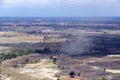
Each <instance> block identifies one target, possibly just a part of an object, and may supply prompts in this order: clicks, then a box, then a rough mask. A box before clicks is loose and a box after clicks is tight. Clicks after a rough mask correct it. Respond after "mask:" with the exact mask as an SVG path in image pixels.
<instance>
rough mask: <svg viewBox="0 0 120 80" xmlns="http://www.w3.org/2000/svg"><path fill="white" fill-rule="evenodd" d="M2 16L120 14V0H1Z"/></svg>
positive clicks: (0, 13)
mask: <svg viewBox="0 0 120 80" xmlns="http://www.w3.org/2000/svg"><path fill="white" fill-rule="evenodd" d="M0 16H26V17H28V16H33V17H36V16H39V17H49V16H50V17H54V16H55V17H60V16H61V17H94V16H97V17H99V16H103V17H105V16H120V0H0Z"/></svg>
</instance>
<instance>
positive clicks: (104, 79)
mask: <svg viewBox="0 0 120 80" xmlns="http://www.w3.org/2000/svg"><path fill="white" fill-rule="evenodd" d="M93 80H107V79H106V78H104V77H103V78H98V79H93Z"/></svg>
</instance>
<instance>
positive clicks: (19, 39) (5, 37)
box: [0, 32, 43, 43]
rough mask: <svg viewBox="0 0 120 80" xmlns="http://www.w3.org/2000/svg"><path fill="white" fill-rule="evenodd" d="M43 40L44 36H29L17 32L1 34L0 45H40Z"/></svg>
mask: <svg viewBox="0 0 120 80" xmlns="http://www.w3.org/2000/svg"><path fill="white" fill-rule="evenodd" d="M42 40H43V36H35V35H28V34H25V33H16V32H0V43H23V42H28V43H38V42H40V41H42Z"/></svg>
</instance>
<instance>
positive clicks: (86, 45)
mask: <svg viewBox="0 0 120 80" xmlns="http://www.w3.org/2000/svg"><path fill="white" fill-rule="evenodd" d="M71 34H72V35H74V36H73V37H72V39H71V40H70V41H69V42H67V43H64V44H63V45H62V51H63V52H65V53H66V54H68V55H80V54H86V53H88V52H89V50H90V49H92V48H93V44H92V39H91V38H90V37H88V34H86V33H82V32H72V33H71Z"/></svg>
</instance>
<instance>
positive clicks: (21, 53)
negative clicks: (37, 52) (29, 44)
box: [0, 50, 32, 61]
mask: <svg viewBox="0 0 120 80" xmlns="http://www.w3.org/2000/svg"><path fill="white" fill-rule="evenodd" d="M31 53H32V51H31V50H23V51H12V52H9V53H0V61H4V60H6V59H12V58H16V57H19V56H24V55H29V54H31Z"/></svg>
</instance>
